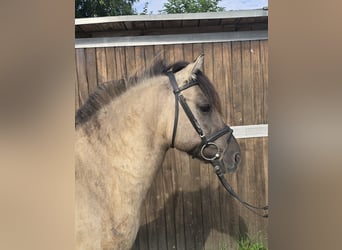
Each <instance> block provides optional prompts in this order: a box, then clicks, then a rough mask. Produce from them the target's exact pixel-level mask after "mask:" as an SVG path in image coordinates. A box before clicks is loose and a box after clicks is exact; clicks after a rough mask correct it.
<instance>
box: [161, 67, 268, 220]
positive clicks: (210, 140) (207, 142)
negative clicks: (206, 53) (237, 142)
mask: <svg viewBox="0 0 342 250" xmlns="http://www.w3.org/2000/svg"><path fill="white" fill-rule="evenodd" d="M166 75H167V76H168V77H169V80H170V82H171V85H172V88H173V93H174V95H175V119H174V123H173V134H172V141H171V148H174V144H175V139H176V133H177V126H178V116H179V103H180V104H181V106H182V108H183V110H184V112H185V114H186V116H187V117H188V119H189V121H190V122H191V124H192V126H193V127H194V129H195V130H196V132H197V134H198V135H199V137H200V138H201V144H200V145H199V146H198V147H197V150H200V155H201V157H202V158H203V159H204V160H206V161H208V162H210V163H211V165H212V166H213V168H214V171H215V173H216V175H217V177H218V178H219V180H220V182H221V184H222V185H223V187H224V188H225V189H226V190H227V191H228V193H229V194H230V195H231V196H232V197H233V198H235V199H236V200H237V201H239V202H240V203H241V204H242V205H243V206H245V207H246V208H247V209H249V210H250V211H252V212H253V213H255V214H256V215H258V216H261V217H264V218H267V217H268V214H267V213H266V214H260V213H258V212H256V211H255V210H263V211H267V210H268V206H264V207H256V206H253V205H251V204H249V203H247V202H246V201H243V200H242V199H241V198H240V197H239V196H238V195H237V194H236V192H235V191H234V189H233V188H232V187H231V186H230V184H229V183H228V181H227V180H226V179H225V178H224V175H223V173H222V171H221V169H220V165H221V162H220V161H217V159H219V158H220V153H219V147H218V146H217V145H216V144H215V141H216V140H217V139H218V138H220V137H221V136H223V135H225V134H228V139H227V143H229V140H230V138H231V136H232V135H233V130H232V129H231V128H230V127H229V126H227V125H225V126H224V127H223V128H222V129H220V130H218V131H217V132H215V133H214V134H213V135H210V136H209V137H207V136H206V135H205V134H204V132H203V130H202V128H201V126H200V124H199V123H198V121H197V120H196V118H195V116H194V115H193V113H192V112H191V109H190V107H189V105H188V104H187V103H186V100H185V98H184V96H183V95H182V93H181V92H182V91H183V90H186V89H188V88H190V87H193V86H195V85H198V83H197V82H196V81H194V80H192V81H189V82H187V83H186V84H185V85H183V86H181V87H179V86H178V84H177V81H176V78H175V75H174V74H173V72H172V71H168V72H166ZM209 146H214V147H215V148H216V151H217V152H216V154H215V155H214V156H212V157H209V156H206V155H205V154H204V149H205V148H207V147H209Z"/></svg>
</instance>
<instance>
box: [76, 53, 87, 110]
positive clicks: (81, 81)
mask: <svg viewBox="0 0 342 250" xmlns="http://www.w3.org/2000/svg"><path fill="white" fill-rule="evenodd" d="M76 69H77V79H78V90H79V95H78V96H79V105H80V106H81V105H83V104H84V102H85V101H86V100H87V98H88V95H89V91H88V81H87V78H86V75H87V72H86V60H85V52H84V49H76Z"/></svg>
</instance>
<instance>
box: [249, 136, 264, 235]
mask: <svg viewBox="0 0 342 250" xmlns="http://www.w3.org/2000/svg"><path fill="white" fill-rule="evenodd" d="M253 142H254V148H253V153H254V159H255V162H256V165H255V168H254V176H255V178H254V183H253V185H254V187H251V188H252V189H253V190H255V193H254V196H255V204H256V206H259V207H261V206H265V205H266V202H267V200H266V195H267V194H266V182H265V171H264V170H265V166H264V156H265V155H264V150H265V148H264V138H254V139H253ZM255 230H256V231H261V232H262V233H266V232H267V220H266V219H265V218H261V217H256V228H255Z"/></svg>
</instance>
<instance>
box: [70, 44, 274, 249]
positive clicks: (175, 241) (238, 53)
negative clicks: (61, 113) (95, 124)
mask: <svg viewBox="0 0 342 250" xmlns="http://www.w3.org/2000/svg"><path fill="white" fill-rule="evenodd" d="M200 53H204V54H205V63H204V73H205V74H206V75H207V76H208V77H209V79H211V80H212V82H213V83H214V85H215V87H216V89H217V90H218V93H219V95H220V98H221V101H222V107H223V114H224V118H225V119H226V122H227V123H228V124H229V125H232V126H239V125H250V124H266V123H267V122H268V119H267V114H268V112H267V111H268V110H267V109H268V106H267V93H268V42H267V40H262V41H241V42H239V41H237V42H217V43H214V42H213V43H204V44H179V45H158V46H152V45H151V46H135V47H115V48H114V47H110V48H85V49H84V48H79V49H76V75H77V83H76V98H75V100H76V104H75V105H76V108H78V107H79V106H80V105H82V104H83V103H84V101H85V100H86V98H87V97H88V94H89V93H90V92H92V91H93V90H94V89H95V88H96V86H97V85H98V84H99V83H101V82H104V81H107V80H112V79H121V78H123V77H127V76H128V75H130V74H131V73H132V72H135V71H136V70H139V69H142V68H144V67H145V66H147V65H148V64H149V62H150V61H151V60H152V59H153V58H154V56H155V55H157V54H160V56H161V57H162V58H165V59H167V61H168V62H170V63H172V62H175V61H178V60H186V61H193V60H194V59H195V58H196V57H197V56H198V55H199V54H200ZM238 142H239V144H240V146H241V151H242V158H243V159H242V165H240V167H239V169H238V170H237V171H236V172H235V173H232V174H226V178H227V180H228V181H229V182H230V183H231V185H232V186H233V188H234V189H235V190H236V191H237V193H238V194H239V195H240V196H241V197H242V198H243V199H246V200H247V201H248V202H250V203H252V204H256V205H259V206H262V205H265V204H266V203H268V198H267V193H268V155H267V152H268V139H267V137H259V138H247V139H238ZM141 212H142V213H141V214H142V218H141V227H140V230H139V233H138V236H137V240H136V242H135V244H134V247H133V249H136V250H138V249H139V250H145V249H158V250H164V249H165V250H166V249H167V250H172V249H187V250H189V249H196V250H197V249H208V250H214V249H215V250H216V249H236V239H237V238H238V237H239V235H240V234H245V233H248V234H249V235H251V236H255V235H259V236H260V237H262V238H263V239H265V238H266V237H267V222H268V221H267V219H264V218H260V217H257V216H255V215H254V214H253V213H251V212H250V211H249V210H247V209H245V208H244V207H242V206H241V205H240V204H239V203H237V202H236V201H235V200H234V199H233V198H232V197H231V196H230V195H229V194H228V193H227V192H226V191H225V190H224V189H223V187H222V186H221V184H220V183H219V181H218V179H217V177H216V175H215V173H214V172H213V170H212V168H211V166H209V165H207V164H203V163H201V162H200V161H198V160H194V159H191V158H190V157H189V156H188V155H186V154H184V153H181V152H179V151H177V150H173V149H171V150H169V151H168V153H167V155H166V158H165V160H164V163H163V166H162V168H161V170H160V171H159V173H158V174H157V177H156V179H155V181H154V183H153V185H152V187H151V189H150V191H149V193H148V196H147V198H146V200H145V203H144V205H143V208H142V211H141Z"/></svg>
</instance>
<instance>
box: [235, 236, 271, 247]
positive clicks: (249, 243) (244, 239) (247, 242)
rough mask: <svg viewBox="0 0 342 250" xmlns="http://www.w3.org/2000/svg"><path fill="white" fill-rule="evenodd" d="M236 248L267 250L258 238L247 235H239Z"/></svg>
mask: <svg viewBox="0 0 342 250" xmlns="http://www.w3.org/2000/svg"><path fill="white" fill-rule="evenodd" d="M238 247H239V248H238V250H267V247H266V245H265V244H264V243H263V242H262V241H261V240H260V239H252V238H251V237H249V235H245V236H241V237H240V239H239V240H238Z"/></svg>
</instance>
